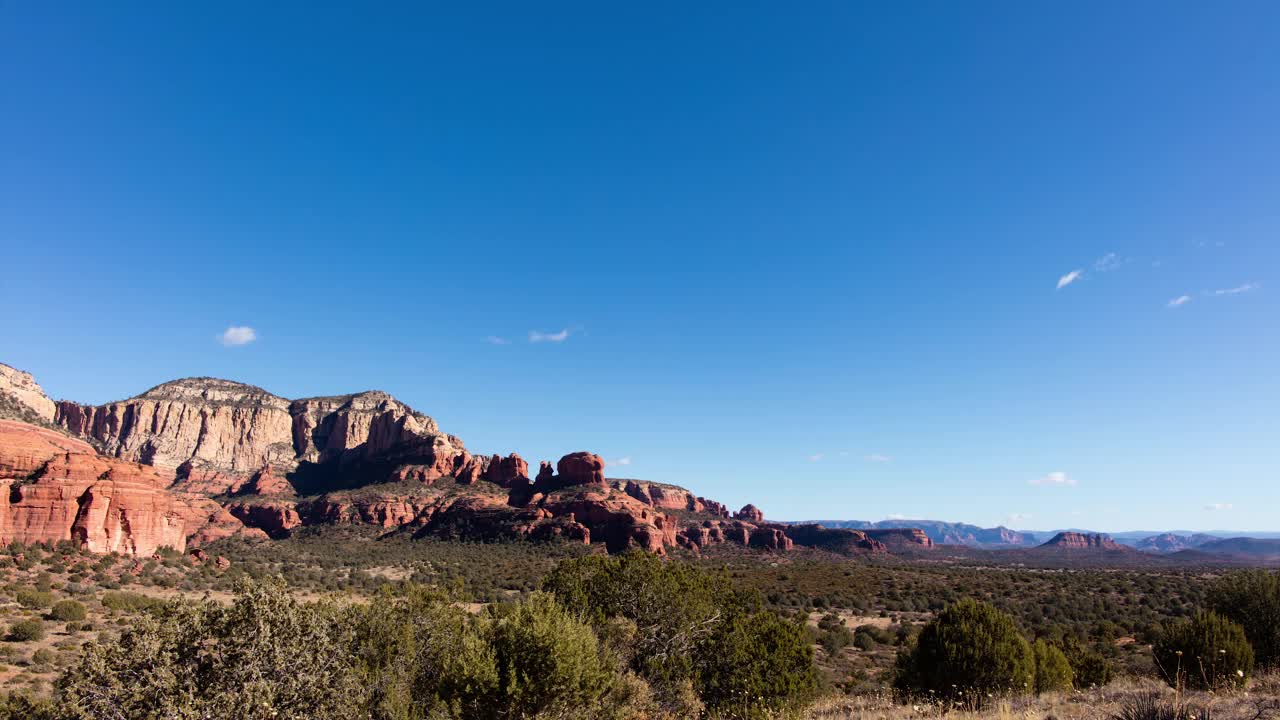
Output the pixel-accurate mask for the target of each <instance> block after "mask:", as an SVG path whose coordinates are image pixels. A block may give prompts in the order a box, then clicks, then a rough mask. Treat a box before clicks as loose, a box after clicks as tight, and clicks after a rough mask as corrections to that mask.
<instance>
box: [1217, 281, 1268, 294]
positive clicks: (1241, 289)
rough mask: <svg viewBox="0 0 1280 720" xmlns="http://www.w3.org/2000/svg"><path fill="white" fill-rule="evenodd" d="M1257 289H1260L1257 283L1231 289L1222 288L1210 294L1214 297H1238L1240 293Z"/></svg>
mask: <svg viewBox="0 0 1280 720" xmlns="http://www.w3.org/2000/svg"><path fill="white" fill-rule="evenodd" d="M1259 287H1262V286H1261V285H1259V284H1258V283H1251V282H1250V283H1245V284H1243V285H1237V286H1236V287H1233V288H1223V289H1221V290H1214V291H1213V293H1212V294H1213V295H1215V296H1222V295H1239V294H1240V293H1247V292H1251V291H1253V290H1257V289H1258V288H1259Z"/></svg>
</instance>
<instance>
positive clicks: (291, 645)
mask: <svg viewBox="0 0 1280 720" xmlns="http://www.w3.org/2000/svg"><path fill="white" fill-rule="evenodd" d="M352 629H353V627H352V623H351V622H350V621H349V616H348V614H347V611H346V610H345V609H344V608H342V607H340V606H337V605H334V604H329V603H301V602H299V601H297V600H296V599H294V598H293V597H292V596H290V595H289V594H288V593H287V592H286V591H285V589H284V587H283V585H282V584H280V583H275V582H271V583H260V584H245V585H242V586H241V587H240V588H239V591H238V594H237V596H236V598H235V600H234V601H233V602H232V603H231V604H230V605H222V604H220V603H218V602H215V601H213V600H206V601H204V602H201V603H198V604H196V603H181V602H174V603H171V604H167V605H165V606H164V607H163V608H161V609H160V610H159V611H158V612H156V613H155V615H150V614H144V615H140V616H138V617H136V618H133V619H132V620H131V622H130V623H129V626H128V629H126V630H125V631H124V632H123V633H122V634H121V636H120V637H119V639H118V640H116V639H110V640H104V641H103V642H98V643H90V644H89V645H86V646H85V648H84V650H83V651H82V653H81V656H80V661H79V663H78V664H77V665H75V666H74V667H72V668H71V669H69V670H68V671H67V672H66V673H65V674H64V675H63V676H62V678H61V679H60V680H59V681H58V689H59V691H60V696H61V698H62V707H61V708H60V710H61V711H62V712H63V716H64V717H66V718H68V720H70V719H74V720H89V719H90V718H108V717H110V718H143V717H168V718H177V717H183V718H187V717H226V718H251V717H252V718H257V717H273V718H277V719H278V720H303V719H304V718H331V719H332V720H352V719H354V718H357V717H361V716H362V715H364V713H363V712H362V708H361V705H362V702H363V700H364V698H365V693H363V692H362V691H361V685H360V682H359V678H358V676H357V674H356V672H355V670H354V668H353V667H352V661H353V653H352V647H353V643H354V642H355V638H354V636H353V633H352Z"/></svg>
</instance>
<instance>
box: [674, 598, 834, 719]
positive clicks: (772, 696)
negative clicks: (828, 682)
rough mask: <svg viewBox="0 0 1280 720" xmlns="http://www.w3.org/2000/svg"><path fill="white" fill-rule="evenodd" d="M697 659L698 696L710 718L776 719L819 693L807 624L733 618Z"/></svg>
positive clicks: (765, 616) (761, 616)
mask: <svg viewBox="0 0 1280 720" xmlns="http://www.w3.org/2000/svg"><path fill="white" fill-rule="evenodd" d="M698 656H699V658H700V659H701V661H700V668H699V670H700V671H699V674H698V690H699V694H700V696H701V699H702V702H703V703H704V704H705V705H706V709H707V711H708V712H709V714H710V715H711V716H712V717H725V718H743V719H746V718H769V717H773V716H774V715H775V714H776V713H779V712H781V711H785V710H788V709H792V708H794V707H796V706H798V705H799V704H800V703H802V702H804V701H805V700H808V699H809V698H810V697H811V696H812V695H813V694H814V691H815V690H817V687H818V674H817V670H816V669H815V668H814V665H813V648H812V647H811V646H810V645H809V640H808V637H807V636H806V633H805V628H804V624H803V623H802V622H801V621H798V620H795V621H793V620H787V619H785V618H781V617H779V616H778V615H777V614H776V613H772V612H767V611H766V612H756V613H750V614H746V613H742V614H737V615H734V616H733V617H732V618H730V619H729V620H727V621H726V622H723V623H721V624H720V625H719V628H718V629H717V632H716V633H715V634H714V635H713V636H712V637H710V638H709V639H708V640H707V642H706V643H705V644H704V646H703V647H702V648H700V651H699V653H698Z"/></svg>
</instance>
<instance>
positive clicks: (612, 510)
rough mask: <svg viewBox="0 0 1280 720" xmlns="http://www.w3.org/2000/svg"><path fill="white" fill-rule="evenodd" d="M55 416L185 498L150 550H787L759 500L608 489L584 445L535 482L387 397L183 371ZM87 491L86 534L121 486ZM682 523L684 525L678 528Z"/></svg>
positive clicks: (510, 462) (519, 461) (632, 484)
mask: <svg viewBox="0 0 1280 720" xmlns="http://www.w3.org/2000/svg"><path fill="white" fill-rule="evenodd" d="M53 420H54V421H55V422H56V423H57V425H58V426H60V427H61V428H63V429H65V430H66V431H67V432H68V433H70V434H72V435H74V436H76V437H80V438H82V439H84V440H86V441H87V442H88V443H90V444H92V445H93V446H94V448H96V449H97V450H98V452H99V453H101V455H93V454H92V452H93V448H90V447H89V446H88V445H85V444H84V443H79V445H78V446H77V449H76V451H75V453H73V454H76V455H77V456H78V457H80V458H81V460H80V461H81V462H87V461H88V460H87V459H89V458H96V460H97V461H98V462H103V463H114V464H115V465H116V466H117V467H125V466H129V467H133V468H140V470H137V471H136V472H140V473H143V474H146V473H150V475H149V477H151V478H152V480H151V492H153V493H159V494H157V495H156V496H155V497H154V498H152V499H153V500H154V503H153V505H154V507H153V509H152V512H159V508H161V507H162V506H164V507H167V506H165V503H166V502H169V499H171V498H179V497H182V498H190V499H191V500H190V502H188V501H185V500H184V501H183V502H180V503H178V505H179V506H180V507H179V508H177V509H173V511H172V512H169V513H168V514H167V515H165V516H164V517H165V518H167V519H166V520H164V522H167V523H169V524H168V525H165V524H164V523H160V521H157V523H159V524H155V525H154V527H152V526H148V528H147V530H146V531H145V534H147V535H148V536H149V537H150V536H154V537H155V538H157V540H156V542H162V543H170V542H177V540H176V538H177V536H178V535H182V536H183V537H184V538H186V541H187V542H191V543H195V542H200V541H207V540H208V539H209V538H212V537H216V536H218V535H219V534H220V533H221V534H226V533H227V532H236V531H242V530H243V528H244V527H245V526H247V527H249V528H253V529H255V530H256V531H257V532H258V533H260V534H265V535H268V536H270V537H284V536H287V535H288V534H289V533H291V532H293V531H294V530H296V529H297V528H300V527H304V526H308V525H342V524H360V525H371V526H375V527H378V528H382V529H384V530H386V531H387V532H411V533H413V534H415V535H434V536H439V537H459V538H468V539H490V538H493V539H498V538H530V539H551V538H558V539H561V540H569V541H573V542H591V541H596V542H603V543H604V544H605V545H606V547H607V548H608V549H609V550H610V551H614V552H616V551H621V550H625V549H627V548H632V547H637V548H642V549H645V550H648V551H650V552H655V553H662V552H665V551H666V549H667V548H669V547H672V546H674V545H676V544H677V543H679V544H682V545H685V546H686V547H690V548H703V547H706V546H709V545H712V544H717V543H721V542H731V543H737V544H741V545H744V546H753V547H756V548H760V549H766V550H777V551H783V550H786V549H788V548H790V547H791V545H792V540H791V539H790V537H789V536H788V532H787V529H786V528H785V526H780V525H770V524H766V523H764V514H763V513H762V512H761V511H760V510H759V509H758V508H756V507H755V506H753V505H747V506H746V507H744V508H743V509H742V510H741V511H739V512H738V513H737V514H736V517H735V518H731V516H730V513H729V511H728V509H727V508H726V507H725V506H724V505H722V504H721V503H717V502H714V501H711V500H707V499H705V498H701V497H697V496H695V495H694V494H693V493H691V492H689V491H688V490H685V489H683V488H679V487H676V486H672V485H663V484H660V483H648V482H644V481H613V482H612V483H610V482H609V481H608V480H606V478H605V461H604V459H603V458H601V457H600V456H599V455H596V454H594V453H590V452H585V451H584V452H574V453H570V454H568V455H565V456H563V457H561V458H560V460H559V461H558V462H556V463H555V465H554V467H553V465H552V464H551V463H549V462H542V463H540V466H539V470H538V473H537V476H536V477H535V478H534V480H533V481H532V482H531V481H530V479H529V465H528V463H527V462H525V460H524V459H523V458H521V457H520V456H519V455H516V454H514V453H513V454H509V455H506V456H502V455H472V454H471V453H470V452H469V451H468V450H467V449H466V448H465V447H464V446H463V443H462V441H461V440H459V439H458V438H457V437H454V436H452V435H448V434H445V433H443V432H441V431H440V428H439V427H438V426H437V424H436V423H435V421H434V420H432V419H431V418H430V417H427V416H426V415H423V414H421V413H418V412H416V411H414V410H413V409H412V408H410V407H408V406H407V405H404V404H403V403H401V402H399V401H398V400H396V399H395V398H393V397H391V396H390V395H388V394H386V393H383V392H377V391H370V392H363V393H356V394H352V395H339V396H331V397H316V398H304V399H300V400H287V399H284V398H281V397H279V396H276V395H273V394H271V393H269V392H267V391H265V390H263V389H261V388H257V387H254V386H251V385H245V384H242V383H236V382H230V381H227V380H217V379H212V378H188V379H184V380H176V381H173V382H169V383H165V384H163V385H158V386H156V387H154V388H152V389H150V390H148V391H146V392H144V393H142V394H141V395H138V396H137V397H134V398H131V399H129V400H124V401H120V402H116V403H108V404H106V405H99V406H89V405H79V404H76V403H70V402H62V403H58V404H56V405H55V406H54V410H53ZM68 441H69V442H75V441H73V440H68ZM87 490H89V488H88V487H86V488H83V489H81V492H80V494H79V495H77V498H80V497H81V496H83V503H81V504H82V505H83V507H84V508H85V510H84V522H83V523H82V525H84V526H85V527H92V528H96V527H99V526H106V525H109V524H110V522H111V521H110V520H109V518H108V516H109V515H110V512H108V511H104V510H103V508H110V507H117V506H120V505H121V502H123V500H121V499H122V498H125V497H126V496H127V495H128V493H126V492H125V490H124V489H122V487H115V486H106V485H103V486H101V487H96V486H95V489H93V491H92V492H88V494H85V491H87ZM33 497H34V495H33ZM209 498H213V499H216V500H217V501H218V502H220V503H222V505H223V506H225V510H223V509H222V508H220V507H219V506H218V505H217V504H215V503H213V502H211V501H210V500H209ZM197 499H198V500H199V502H197V501H196V500H197ZM127 502H128V504H129V505H130V507H133V508H137V509H136V512H137V513H142V512H143V508H144V507H146V502H145V501H144V499H143V498H142V497H141V496H136V495H134V496H128V501H127ZM77 507H80V505H77ZM77 512H79V511H78V510H77ZM139 517H142V516H141V515H139ZM682 518H687V520H685V522H688V523H689V524H690V525H691V527H690V528H687V529H686V531H684V532H682V529H681V522H682ZM699 522H701V524H700V525H699V524H698V523H699ZM237 528H239V529H240V530H237ZM76 532H78V533H81V534H83V535H86V536H87V535H93V534H94V533H95V532H96V531H92V530H86V531H84V532H81V531H80V530H76ZM99 534H100V533H99ZM94 542H97V541H94ZM111 542H114V541H111ZM111 542H108V543H107V544H111ZM99 544H102V543H99ZM143 544H145V543H143ZM153 544H154V543H153ZM141 546H142V545H139V547H141Z"/></svg>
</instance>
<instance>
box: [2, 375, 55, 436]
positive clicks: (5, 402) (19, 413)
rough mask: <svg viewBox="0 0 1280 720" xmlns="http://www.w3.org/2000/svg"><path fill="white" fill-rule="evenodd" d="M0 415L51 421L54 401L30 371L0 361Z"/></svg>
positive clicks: (40, 421)
mask: <svg viewBox="0 0 1280 720" xmlns="http://www.w3.org/2000/svg"><path fill="white" fill-rule="evenodd" d="M0 411H4V412H3V414H0V417H9V418H10V419H13V420H21V421H26V422H32V421H36V422H39V423H51V422H53V416H54V403H53V401H52V400H50V399H49V396H48V395H45V394H44V388H42V387H40V385H39V384H38V383H37V382H36V379H35V378H33V377H31V374H30V373H26V372H23V371H21V370H18V369H17V368H12V367H9V366H8V365H5V364H4V363H0Z"/></svg>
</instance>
